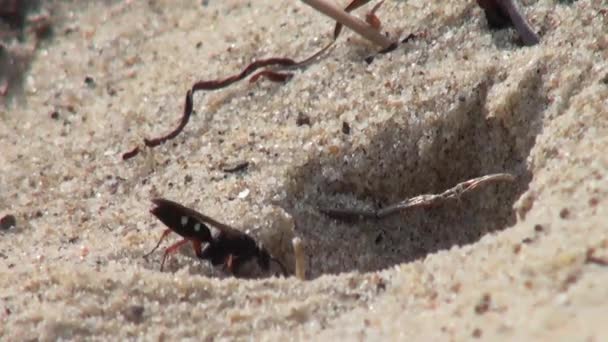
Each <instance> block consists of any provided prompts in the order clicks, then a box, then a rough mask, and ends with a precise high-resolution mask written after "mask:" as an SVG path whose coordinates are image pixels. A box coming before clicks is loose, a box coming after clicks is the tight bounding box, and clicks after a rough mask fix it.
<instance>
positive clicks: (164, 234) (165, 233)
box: [143, 229, 171, 258]
mask: <svg viewBox="0 0 608 342" xmlns="http://www.w3.org/2000/svg"><path fill="white" fill-rule="evenodd" d="M170 233H171V229H165V231H164V232H163V235H162V236H161V237H160V239H159V240H158V243H157V244H156V246H154V248H152V250H151V251H149V252H148V253H146V254H144V256H143V258H147V257H148V256H149V255H150V254H152V253H154V251H155V250H157V249H158V247H159V246H160V244H161V242H163V240H164V239H165V238H166V237H167V235H169V234H170Z"/></svg>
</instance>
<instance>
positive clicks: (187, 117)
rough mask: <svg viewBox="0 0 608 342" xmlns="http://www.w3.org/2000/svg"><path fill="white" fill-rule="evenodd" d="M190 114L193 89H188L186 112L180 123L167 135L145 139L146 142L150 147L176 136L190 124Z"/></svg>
mask: <svg viewBox="0 0 608 342" xmlns="http://www.w3.org/2000/svg"><path fill="white" fill-rule="evenodd" d="M190 115H192V90H188V92H187V93H186V101H185V103H184V114H183V115H182V118H181V120H180V121H179V125H178V126H177V127H176V128H175V129H174V130H173V131H171V132H169V133H168V134H167V135H165V136H162V137H159V138H153V139H144V143H145V144H146V146H148V147H155V146H158V145H160V144H162V143H164V142H165V141H167V140H170V139H173V138H175V137H176V136H177V135H178V134H179V133H181V131H182V130H183V129H184V127H186V125H187V124H188V121H189V120H190Z"/></svg>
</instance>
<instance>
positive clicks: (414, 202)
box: [319, 173, 515, 220]
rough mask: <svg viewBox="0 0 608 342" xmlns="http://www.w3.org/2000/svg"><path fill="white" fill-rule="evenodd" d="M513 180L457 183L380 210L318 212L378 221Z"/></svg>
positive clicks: (498, 176) (499, 177) (500, 176)
mask: <svg viewBox="0 0 608 342" xmlns="http://www.w3.org/2000/svg"><path fill="white" fill-rule="evenodd" d="M514 180H515V176H513V175H511V174H509V173H495V174H490V175H486V176H482V177H477V178H473V179H469V180H467V181H464V182H461V183H458V184H456V186H454V187H452V188H450V189H448V190H445V191H444V192H442V193H439V194H424V195H419V196H415V197H412V198H409V199H406V200H404V201H401V202H399V203H396V204H393V205H390V206H388V207H386V208H383V209H380V210H365V209H338V208H335V209H334V208H320V209H319V210H320V211H321V212H322V213H324V214H325V215H327V216H329V217H331V218H334V219H338V220H355V219H376V220H378V219H383V218H385V217H388V216H391V215H394V214H396V213H398V212H400V211H404V210H407V209H411V208H416V207H430V206H435V205H438V204H440V203H443V202H445V201H447V200H450V199H458V198H460V197H462V195H464V194H465V193H467V192H469V191H472V190H475V189H477V188H478V187H479V186H481V185H486V184H489V183H495V182H504V181H508V182H513V181H514Z"/></svg>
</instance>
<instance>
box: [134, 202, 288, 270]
mask: <svg viewBox="0 0 608 342" xmlns="http://www.w3.org/2000/svg"><path fill="white" fill-rule="evenodd" d="M152 203H154V204H155V207H154V208H152V210H150V213H151V214H152V215H154V216H155V217H156V218H158V219H159V220H160V221H161V222H162V223H163V224H165V226H167V227H168V229H166V230H165V231H164V232H163V234H162V236H161V238H160V240H159V241H158V243H157V244H156V246H155V247H154V248H153V249H152V250H151V251H150V252H149V253H147V254H145V255H144V258H147V257H148V256H149V255H150V254H152V253H153V252H154V251H155V250H156V249H158V247H159V246H160V244H161V243H162V241H163V240H164V239H165V238H166V237H167V236H168V235H169V234H171V232H174V233H176V234H178V235H179V236H181V237H182V238H183V239H182V240H181V241H178V242H177V243H175V244H173V245H171V246H169V247H168V248H167V249H165V253H164V255H163V259H162V261H161V264H160V270H161V271H162V270H163V266H164V264H165V260H166V259H167V257H168V256H169V255H171V254H173V253H175V252H177V250H178V249H179V248H180V247H181V246H183V245H185V244H187V243H191V244H192V248H193V249H194V252H195V254H196V256H197V257H198V258H200V259H203V260H207V261H209V262H210V263H211V264H212V265H213V266H220V265H221V266H223V267H224V269H225V270H226V271H228V273H230V274H232V275H234V276H240V275H243V274H247V273H251V264H257V266H259V270H261V271H262V272H264V273H265V274H269V272H270V271H271V264H276V265H278V267H279V268H280V271H281V273H282V274H283V275H284V276H287V275H288V273H287V269H286V268H285V266H284V265H283V264H282V263H281V262H280V261H279V260H277V259H276V258H274V257H272V256H271V255H270V253H268V251H267V250H266V249H265V248H264V247H263V246H262V245H261V244H259V243H257V242H256V241H255V240H254V239H253V238H252V237H251V236H249V235H248V234H246V233H244V232H242V231H240V230H238V229H236V228H233V227H230V226H229V225H226V224H223V223H221V222H218V221H216V220H214V219H213V218H211V217H209V216H206V215H203V214H201V213H199V212H197V211H196V210H193V209H190V208H187V207H185V206H183V205H181V204H179V203H177V202H173V201H171V200H168V199H164V198H157V199H153V200H152ZM246 266H247V267H246Z"/></svg>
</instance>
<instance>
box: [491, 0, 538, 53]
mask: <svg viewBox="0 0 608 342" xmlns="http://www.w3.org/2000/svg"><path fill="white" fill-rule="evenodd" d="M497 1H498V4H499V5H500V6H501V7H502V8H503V9H504V10H505V11H506V12H507V13H508V14H509V18H511V22H512V23H513V26H515V29H516V30H517V32H518V33H519V35H520V37H521V40H522V41H523V42H524V44H526V45H528V46H532V45H536V44H538V43H539V42H540V38H539V37H538V34H536V32H534V29H532V26H530V23H529V22H528V19H526V17H525V16H524V15H523V14H522V13H521V11H520V9H519V6H518V5H517V4H516V3H515V1H514V0H497Z"/></svg>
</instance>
